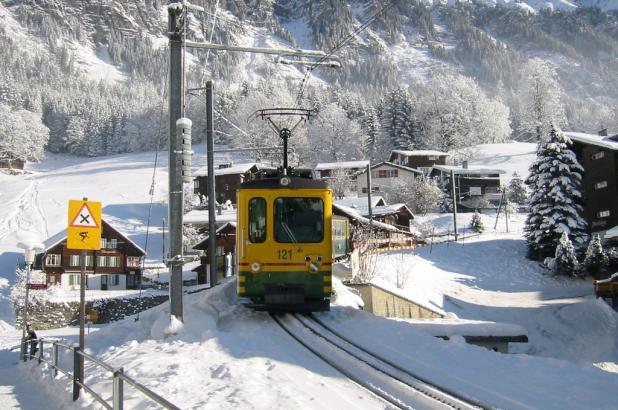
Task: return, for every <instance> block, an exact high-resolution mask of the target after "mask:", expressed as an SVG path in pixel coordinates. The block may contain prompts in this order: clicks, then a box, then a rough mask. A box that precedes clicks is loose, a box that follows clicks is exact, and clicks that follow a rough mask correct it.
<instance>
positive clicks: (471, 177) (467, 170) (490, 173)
mask: <svg viewBox="0 0 618 410" xmlns="http://www.w3.org/2000/svg"><path fill="white" fill-rule="evenodd" d="M451 173H453V175H454V176H455V194H456V196H457V206H458V209H462V210H465V209H467V210H474V209H477V208H479V207H480V206H479V205H481V204H482V200H486V201H487V202H489V203H490V204H491V205H492V206H496V205H498V204H499V202H500V198H501V196H502V192H501V179H500V175H502V174H505V173H506V171H505V170H503V169H493V168H485V167H478V166H468V162H467V161H464V163H463V165H462V166H453V165H434V166H433V167H432V171H431V174H430V175H431V176H432V177H434V178H437V179H438V180H439V181H440V183H442V184H444V185H445V186H446V187H447V189H449V192H450V189H451Z"/></svg>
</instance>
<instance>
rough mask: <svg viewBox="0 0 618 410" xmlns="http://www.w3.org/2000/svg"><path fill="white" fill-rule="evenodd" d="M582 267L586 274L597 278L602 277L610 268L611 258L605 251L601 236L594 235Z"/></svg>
mask: <svg viewBox="0 0 618 410" xmlns="http://www.w3.org/2000/svg"><path fill="white" fill-rule="evenodd" d="M582 265H583V268H584V269H585V272H586V273H588V274H589V275H591V276H593V277H595V278H598V277H600V276H601V274H602V273H604V272H605V271H606V269H607V268H608V267H609V257H608V256H607V254H606V253H605V252H604V251H603V246H602V245H601V238H600V237H599V235H594V236H593V237H592V239H591V240H590V243H589V244H588V248H587V249H586V256H585V257H584V261H583V262H582Z"/></svg>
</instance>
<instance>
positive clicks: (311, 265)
mask: <svg viewBox="0 0 618 410" xmlns="http://www.w3.org/2000/svg"><path fill="white" fill-rule="evenodd" d="M309 270H310V271H311V273H318V271H319V270H320V268H318V265H316V264H315V263H313V262H311V263H309Z"/></svg>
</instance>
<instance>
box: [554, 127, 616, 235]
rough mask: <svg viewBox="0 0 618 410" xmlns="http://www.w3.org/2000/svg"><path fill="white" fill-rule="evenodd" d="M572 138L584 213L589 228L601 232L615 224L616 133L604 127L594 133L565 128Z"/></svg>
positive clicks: (604, 232) (602, 233)
mask: <svg viewBox="0 0 618 410" xmlns="http://www.w3.org/2000/svg"><path fill="white" fill-rule="evenodd" d="M564 134H565V135H566V136H568V137H569V138H570V139H571V140H572V141H573V148H574V151H575V154H576V155H577V159H578V161H579V163H580V164H581V165H582V167H584V179H583V181H582V185H583V194H584V217H585V218H586V220H587V221H588V228H589V230H590V231H591V232H594V233H599V234H601V235H602V236H603V235H605V234H606V232H607V231H608V230H610V229H612V228H614V227H616V226H618V134H616V135H608V132H607V130H606V129H605V130H602V131H600V132H599V133H598V134H597V135H595V134H584V133H579V132H565V133H564Z"/></svg>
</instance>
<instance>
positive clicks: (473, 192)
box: [470, 186, 483, 196]
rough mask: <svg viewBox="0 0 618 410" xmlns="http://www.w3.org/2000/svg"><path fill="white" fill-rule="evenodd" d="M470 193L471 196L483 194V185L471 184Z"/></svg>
mask: <svg viewBox="0 0 618 410" xmlns="http://www.w3.org/2000/svg"><path fill="white" fill-rule="evenodd" d="M470 195H471V196H479V195H483V193H482V192H481V187H480V186H471V187H470Z"/></svg>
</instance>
